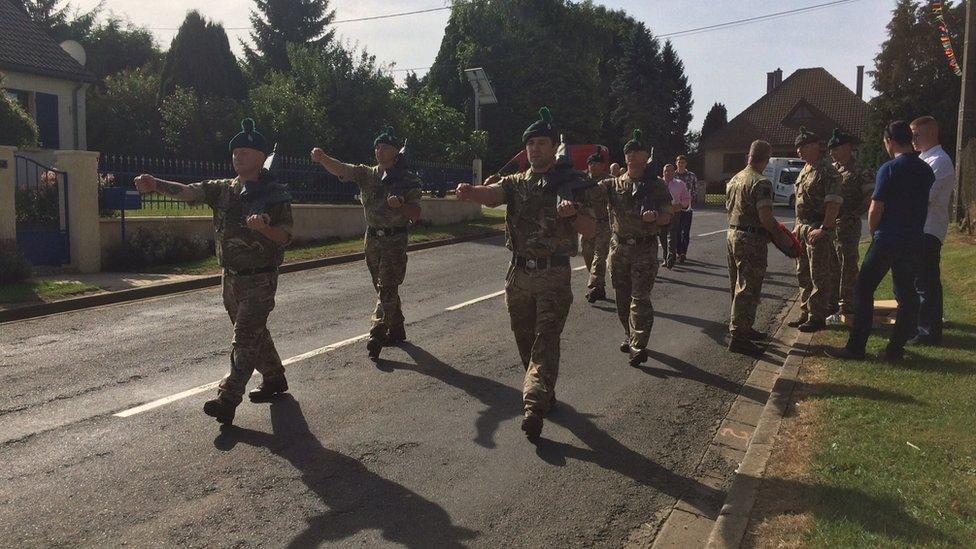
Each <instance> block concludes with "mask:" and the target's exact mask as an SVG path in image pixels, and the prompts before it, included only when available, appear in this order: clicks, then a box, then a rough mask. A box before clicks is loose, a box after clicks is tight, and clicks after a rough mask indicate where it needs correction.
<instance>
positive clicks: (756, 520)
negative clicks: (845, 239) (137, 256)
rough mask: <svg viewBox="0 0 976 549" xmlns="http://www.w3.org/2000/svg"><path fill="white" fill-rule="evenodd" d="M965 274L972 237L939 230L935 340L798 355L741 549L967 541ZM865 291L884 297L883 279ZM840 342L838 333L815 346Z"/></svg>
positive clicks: (971, 451) (970, 294)
mask: <svg viewBox="0 0 976 549" xmlns="http://www.w3.org/2000/svg"><path fill="white" fill-rule="evenodd" d="M974 269H976V240H974V239H972V238H971V237H963V236H960V235H958V234H954V235H950V238H949V240H948V241H947V243H946V246H945V247H944V249H943V253H942V278H943V283H944V285H945V305H946V318H947V319H948V324H947V327H946V331H945V334H944V342H943V346H942V347H937V348H934V347H910V348H909V349H908V352H907V353H906V359H905V360H904V361H902V362H901V363H897V364H888V363H885V362H882V361H880V360H878V359H872V360H868V361H865V362H849V361H833V360H827V359H826V358H822V357H813V358H807V359H806V361H805V362H804V364H803V368H802V370H801V379H800V381H801V383H800V385H799V387H798V389H797V392H796V393H795V394H794V401H795V403H796V404H795V406H794V407H792V408H791V410H790V413H789V415H788V417H787V418H786V420H785V422H784V423H783V424H782V426H781V428H780V435H779V437H778V439H777V444H776V448H775V449H774V452H773V456H772V458H771V460H770V465H769V468H768V470H767V472H766V475H765V477H764V479H763V483H762V487H761V489H760V493H759V499H758V501H757V503H756V507H755V509H754V511H753V516H752V521H751V523H750V529H749V532H748V533H747V536H746V540H745V545H746V546H757V547H795V546H813V547H914V546H918V545H924V546H935V547H960V546H967V547H972V546H976V429H974V428H973V426H974V425H976V277H974V276H973V274H972V273H973V270H974ZM876 297H877V298H879V299H890V298H891V297H892V293H891V286H890V278H889V280H888V281H887V282H886V283H885V284H884V285H882V287H881V288H879V291H878V294H877V295H876ZM887 336H888V333H887V332H885V333H881V334H877V335H875V336H873V337H872V338H871V340H870V341H869V344H868V353H869V355H870V356H873V357H876V356H878V354H879V353H880V352H882V350H883V348H884V345H885V344H886V342H887ZM845 341H846V333H845V332H844V331H843V330H839V329H838V330H833V331H829V332H825V333H823V334H822V335H821V337H820V338H819V341H815V343H823V344H827V345H842V344H843V343H844V342H845Z"/></svg>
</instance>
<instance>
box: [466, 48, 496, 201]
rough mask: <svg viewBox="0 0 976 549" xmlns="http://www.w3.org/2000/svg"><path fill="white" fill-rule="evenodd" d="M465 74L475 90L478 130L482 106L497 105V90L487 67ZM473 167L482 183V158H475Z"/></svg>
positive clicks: (477, 182) (478, 128)
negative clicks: (492, 83)
mask: <svg viewBox="0 0 976 549" xmlns="http://www.w3.org/2000/svg"><path fill="white" fill-rule="evenodd" d="M464 75H465V76H467V77H468V82H470V83H471V89H472V90H473V91H474V131H478V130H480V129H481V106H482V105H496V104H498V98H496V97H495V90H494V89H492V87H491V81H489V80H488V73H486V72H485V69H483V68H481V67H477V68H474V69H465V70H464ZM472 168H473V169H474V179H475V181H474V183H475V184H476V185H480V184H481V181H482V177H481V159H480V158H475V159H474V163H473V165H472Z"/></svg>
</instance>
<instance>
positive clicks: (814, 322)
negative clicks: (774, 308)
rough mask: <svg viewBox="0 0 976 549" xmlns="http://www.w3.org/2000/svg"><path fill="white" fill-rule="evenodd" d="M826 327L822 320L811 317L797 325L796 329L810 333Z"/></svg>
mask: <svg viewBox="0 0 976 549" xmlns="http://www.w3.org/2000/svg"><path fill="white" fill-rule="evenodd" d="M826 327H827V323H826V322H824V321H823V320H821V319H819V318H811V319H810V320H807V321H806V322H804V323H803V324H800V325H799V326H797V327H796V329H797V330H800V331H801V332H803V333H805V334H811V333H813V332H819V331H820V330H823V329H824V328H826Z"/></svg>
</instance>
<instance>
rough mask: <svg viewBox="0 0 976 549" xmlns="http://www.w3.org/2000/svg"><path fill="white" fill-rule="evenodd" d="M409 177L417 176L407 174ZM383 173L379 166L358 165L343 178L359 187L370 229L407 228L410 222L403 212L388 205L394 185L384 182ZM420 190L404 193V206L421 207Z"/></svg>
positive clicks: (414, 189)
mask: <svg viewBox="0 0 976 549" xmlns="http://www.w3.org/2000/svg"><path fill="white" fill-rule="evenodd" d="M407 174H408V176H409V177H414V178H415V177H416V175H414V174H412V173H410V172H407ZM382 176H383V174H382V172H380V169H379V167H378V166H365V165H362V164H360V165H358V166H352V167H351V169H350V170H349V171H348V173H346V174H345V176H344V177H343V178H342V179H343V180H345V181H352V182H353V183H355V184H356V185H357V186H359V191H360V192H359V200H360V202H362V204H363V210H364V213H365V215H366V224H367V225H369V226H370V227H377V228H381V229H382V228H392V227H406V226H408V225H410V220H409V219H407V217H406V216H404V215H403V210H401V209H393V208H391V207H390V205H389V204H387V202H386V201H387V199H388V198H389V197H390V191H392V190H393V185H391V184H387V183H384V182H383V181H382V179H381V178H382ZM420 197H421V192H420V188H419V186H418V188H413V189H409V190H407V191H406V192H404V196H403V199H404V205H406V204H414V205H417V206H419V205H420Z"/></svg>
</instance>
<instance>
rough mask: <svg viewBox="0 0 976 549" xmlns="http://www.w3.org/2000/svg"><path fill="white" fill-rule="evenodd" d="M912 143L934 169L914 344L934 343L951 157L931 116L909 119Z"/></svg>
mask: <svg viewBox="0 0 976 549" xmlns="http://www.w3.org/2000/svg"><path fill="white" fill-rule="evenodd" d="M911 126H912V144H913V145H914V146H915V150H916V151H918V152H919V158H921V159H922V160H924V161H925V162H926V163H927V164H928V165H929V166H930V167H931V168H932V171H933V172H934V173H935V183H934V184H933V185H932V189H931V190H930V191H929V208H928V215H927V217H926V218H925V229H924V231H925V235H924V236H923V241H922V255H921V257H920V258H919V263H918V274H917V275H916V278H915V289H916V291H918V296H919V300H920V304H919V310H918V335H917V336H916V337H915V339H913V340H912V343H913V344H916V345H938V344H939V343H941V341H942V279H941V273H940V272H939V262H940V261H941V258H942V243H943V242H944V241H945V237H946V232H947V231H948V229H949V219H950V214H949V212H950V202H951V200H952V190H953V187H954V186H955V182H956V170H955V166H954V165H953V163H952V159H951V158H949V155H948V154H946V152H945V150H943V149H942V146H941V145H939V123H938V122H937V121H936V120H935V118H933V117H931V116H923V117H921V118H916V119H915V120H914V121H912V124H911Z"/></svg>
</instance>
